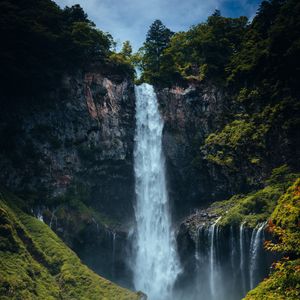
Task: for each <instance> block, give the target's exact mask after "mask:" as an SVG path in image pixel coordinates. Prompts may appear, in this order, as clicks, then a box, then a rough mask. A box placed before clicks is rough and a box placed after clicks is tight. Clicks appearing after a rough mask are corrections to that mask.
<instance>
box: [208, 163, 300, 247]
mask: <svg viewBox="0 0 300 300" xmlns="http://www.w3.org/2000/svg"><path fill="white" fill-rule="evenodd" d="M297 177H299V174H297V173H292V172H291V170H290V169H289V168H288V167H287V166H286V165H284V166H280V167H278V168H275V169H274V170H273V172H272V175H271V176H270V178H269V179H268V180H266V183H265V184H266V186H265V187H264V188H263V189H260V190H258V191H256V192H252V193H250V194H247V195H235V196H233V197H232V198H230V199H229V200H226V201H221V202H216V203H214V204H213V205H212V208H213V211H214V213H216V214H218V215H222V218H221V220H220V221H219V224H221V225H223V226H225V225H228V224H240V223H241V222H245V224H246V225H247V226H248V227H255V226H256V225H257V224H258V223H260V222H265V221H267V220H268V219H269V218H270V216H271V215H273V214H274V212H273V211H274V209H275V207H276V205H277V203H278V201H279V199H280V197H281V196H282V195H283V193H284V192H285V191H286V189H287V188H288V187H289V186H290V185H291V184H292V183H293V182H294V181H295V179H296V178H297ZM279 203H280V201H279ZM275 211H276V210H275ZM299 249H300V248H299Z"/></svg>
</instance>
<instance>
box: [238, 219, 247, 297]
mask: <svg viewBox="0 0 300 300" xmlns="http://www.w3.org/2000/svg"><path fill="white" fill-rule="evenodd" d="M244 225H245V223H244V222H243V223H241V225H240V229H239V233H240V234H239V238H240V241H239V242H240V243H239V244H240V271H241V278H242V292H243V294H245V293H246V280H245V273H246V272H245V257H244V248H245V246H244V241H245V239H244V232H245V231H244Z"/></svg>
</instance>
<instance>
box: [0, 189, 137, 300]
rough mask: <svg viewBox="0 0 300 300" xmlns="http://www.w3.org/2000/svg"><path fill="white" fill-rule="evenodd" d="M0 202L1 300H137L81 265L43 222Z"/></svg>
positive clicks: (6, 201)
mask: <svg viewBox="0 0 300 300" xmlns="http://www.w3.org/2000/svg"><path fill="white" fill-rule="evenodd" d="M18 201H19V200H18V199H17V198H14V197H13V196H11V195H8V194H6V193H5V194H4V193H2V194H1V198H0V298H1V299H3V300H5V299H22V300H25V299H45V300H47V299H49V300H50V299H63V300H65V299H86V300H93V299H103V300H104V299H107V300H113V299H116V300H122V299H124V300H125V299H128V300H129V299H132V300H134V299H139V298H140V296H139V295H138V294H135V293H133V292H130V291H128V290H126V289H124V288H121V287H119V286H117V285H115V284H113V283H111V282H110V281H108V280H105V279H104V278H101V277H100V276H98V275H96V274H95V273H94V272H92V271H91V270H90V269H88V268H87V267H86V266H85V265H83V264H82V263H81V262H80V260H79V258H78V257H77V256H76V254H75V253H74V252H73V251H71V250H70V249H69V248H68V247H67V246H66V245H65V244H64V243H63V242H62V241H61V240H60V239H59V238H58V237H57V236H56V234H55V233H54V232H53V231H52V230H51V229H50V228H49V227H48V226H47V225H45V224H44V223H43V222H41V221H39V220H37V219H36V218H34V217H32V216H30V215H28V214H25V213H24V212H22V211H21V210H19V209H18V208H16V207H14V205H11V204H9V203H12V202H13V203H16V202H18Z"/></svg>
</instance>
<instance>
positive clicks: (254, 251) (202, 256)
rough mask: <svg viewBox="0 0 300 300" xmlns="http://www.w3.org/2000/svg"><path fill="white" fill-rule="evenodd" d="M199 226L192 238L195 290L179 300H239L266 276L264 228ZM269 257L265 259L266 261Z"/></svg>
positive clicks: (267, 261)
mask: <svg viewBox="0 0 300 300" xmlns="http://www.w3.org/2000/svg"><path fill="white" fill-rule="evenodd" d="M219 220H220V219H218V220H216V221H214V222H213V223H212V224H210V225H208V226H207V225H201V226H199V227H198V228H197V231H196V235H195V238H196V240H195V264H196V268H195V272H196V274H195V278H197V283H196V286H195V287H191V286H189V288H188V290H189V291H190V290H191V289H193V292H190V294H191V295H192V296H191V297H190V294H189V295H188V296H186V297H182V298H180V300H186V299H189V300H219V299H226V300H239V299H241V298H243V297H244V296H245V294H246V293H247V291H249V290H250V288H251V289H252V288H254V287H255V286H256V285H257V283H258V282H259V281H261V280H262V279H263V278H264V277H266V276H267V274H268V272H269V267H270V265H271V262H272V260H274V259H275V257H273V256H272V255H271V254H270V253H268V252H265V251H264V249H263V241H264V227H265V223H264V224H259V225H258V226H257V227H256V228H255V229H251V228H249V227H247V226H246V225H245V223H241V224H240V225H239V226H235V225H232V226H226V227H223V226H221V225H219ZM267 256H268V259H267Z"/></svg>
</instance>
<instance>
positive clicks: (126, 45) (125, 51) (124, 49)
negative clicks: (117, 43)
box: [120, 41, 132, 59]
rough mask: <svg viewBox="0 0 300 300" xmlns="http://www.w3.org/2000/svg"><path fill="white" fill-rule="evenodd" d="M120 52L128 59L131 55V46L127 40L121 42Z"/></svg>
mask: <svg viewBox="0 0 300 300" xmlns="http://www.w3.org/2000/svg"><path fill="white" fill-rule="evenodd" d="M120 54H121V55H123V56H124V57H125V58H126V59H130V57H131V55H132V46H131V44H130V42H129V41H125V42H124V43H123V46H122V49H121V52H120Z"/></svg>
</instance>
